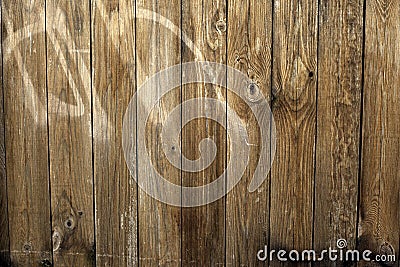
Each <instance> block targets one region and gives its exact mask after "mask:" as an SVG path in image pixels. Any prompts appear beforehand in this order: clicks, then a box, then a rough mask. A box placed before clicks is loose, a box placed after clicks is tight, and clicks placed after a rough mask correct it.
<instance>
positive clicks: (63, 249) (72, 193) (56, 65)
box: [46, 0, 95, 266]
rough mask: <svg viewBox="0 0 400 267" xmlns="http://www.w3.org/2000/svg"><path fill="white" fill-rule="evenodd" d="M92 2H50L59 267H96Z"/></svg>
mask: <svg viewBox="0 0 400 267" xmlns="http://www.w3.org/2000/svg"><path fill="white" fill-rule="evenodd" d="M89 13H90V9H89V1H83V2H82V1H69V0H68V1H67V0H51V1H47V2H46V30H47V57H48V58H47V61H48V66H47V78H48V91H49V125H48V128H49V139H50V142H49V150H50V153H49V155H50V185H51V204H52V229H53V235H52V238H53V251H54V253H53V257H54V265H55V266H93V265H94V261H95V259H94V250H95V244H94V218H93V217H94V216H93V173H92V121H91V117H92V114H91V110H92V109H91V106H92V101H91V75H90V14H89Z"/></svg>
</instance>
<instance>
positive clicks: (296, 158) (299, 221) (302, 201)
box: [270, 0, 318, 266]
mask: <svg viewBox="0 0 400 267" xmlns="http://www.w3.org/2000/svg"><path fill="white" fill-rule="evenodd" d="M317 9H318V3H317V1H316V0H297V1H275V2H274V25H273V32H274V35H273V69H272V72H273V88H272V93H273V95H274V97H275V99H274V100H273V104H272V112H273V115H274V118H275V123H276V129H277V142H276V147H277V151H276V155H275V160H274V164H273V166H272V170H271V189H270V190H271V208H270V224H271V225H270V245H271V249H275V250H279V249H286V250H288V251H290V250H291V249H298V250H302V249H310V248H311V247H312V230H313V229H312V222H313V192H314V191H313V185H314V183H313V180H314V144H315V134H316V133H315V123H316V79H315V72H316V63H317V12H318V10H317ZM276 263H277V259H275V261H274V262H272V265H273V266H274V265H275V264H276Z"/></svg>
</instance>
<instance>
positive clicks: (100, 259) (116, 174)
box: [92, 0, 138, 266]
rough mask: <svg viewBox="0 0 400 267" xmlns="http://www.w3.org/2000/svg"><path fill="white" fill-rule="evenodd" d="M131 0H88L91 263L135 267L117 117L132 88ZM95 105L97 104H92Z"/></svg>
mask: <svg viewBox="0 0 400 267" xmlns="http://www.w3.org/2000/svg"><path fill="white" fill-rule="evenodd" d="M134 16H135V1H132V0H120V1H110V0H106V1H97V0H96V1H92V53H93V61H92V62H93V95H94V96H96V97H97V98H98V99H100V101H99V103H96V105H95V106H94V109H93V120H94V121H93V132H94V133H95V135H94V139H93V140H94V146H93V150H94V152H93V153H94V176H95V198H96V199H95V201H96V204H95V205H96V214H95V217H96V263H97V265H98V266H136V265H137V263H138V255H137V236H136V233H137V209H136V207H137V203H136V200H137V195H136V184H135V183H132V182H130V181H131V179H132V178H131V177H130V174H129V171H128V168H127V165H126V163H125V160H124V156H123V150H122V120H123V116H124V113H125V110H126V108H127V106H128V103H129V101H130V99H131V98H132V96H133V93H134V90H135V19H134ZM97 105H99V106H97Z"/></svg>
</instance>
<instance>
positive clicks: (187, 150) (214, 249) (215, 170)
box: [182, 0, 228, 266]
mask: <svg viewBox="0 0 400 267" xmlns="http://www.w3.org/2000/svg"><path fill="white" fill-rule="evenodd" d="M226 15H227V7H226V3H225V1H220V0H218V1H211V0H206V1H200V0H195V1H191V0H183V1H182V20H183V21H182V31H183V32H185V34H186V35H187V37H188V38H189V39H191V40H192V41H193V45H192V47H190V46H189V45H186V46H185V48H184V49H183V51H182V62H190V61H200V60H202V61H204V60H206V61H214V62H218V63H222V64H226V20H227V16H226ZM219 25H221V26H220V28H218V27H217V26H219ZM188 46H189V47H188ZM195 47H197V48H198V49H199V50H200V51H201V55H197V54H196V53H194V52H193V51H195V50H196V49H195ZM199 57H200V58H199ZM220 75H223V74H220ZM198 97H208V98H214V99H218V100H219V101H226V88H222V87H218V86H215V85H210V84H203V83H197V84H188V85H184V86H182V101H188V100H189V99H192V98H198ZM198 110H199V111H200V110H206V112H207V114H209V116H211V117H216V116H219V115H218V114H219V112H223V111H222V110H220V109H218V108H216V109H210V107H208V106H207V104H206V103H204V104H202V105H199V106H198ZM186 116H189V115H188V114H187V113H185V112H183V113H182V121H185V120H186V118H185V117H186ZM182 126H183V130H182V153H183V156H185V157H186V158H188V159H190V160H195V159H198V158H200V157H201V155H200V153H199V143H200V141H201V140H202V139H204V138H207V137H209V138H212V140H213V141H214V142H215V145H216V147H217V151H218V152H217V155H216V157H215V159H214V161H213V162H212V164H211V165H210V166H209V167H208V168H206V169H205V170H204V171H202V172H198V173H189V172H183V173H182V185H183V186H191V187H195V186H196V187H197V186H202V185H205V184H208V183H210V182H212V181H214V180H216V179H217V178H218V177H219V176H220V175H223V171H224V170H225V168H226V160H227V159H226V157H227V156H226V145H227V142H228V140H227V138H226V130H225V129H224V127H226V125H219V124H218V123H216V122H215V121H212V120H210V119H205V118H200V119H197V120H193V121H191V122H189V123H188V124H186V125H182ZM223 179H226V178H223ZM205 194H207V192H204V194H203V196H204V195H205ZM225 206H226V199H225V198H221V199H219V200H217V201H215V202H213V203H210V204H208V205H206V206H200V207H192V208H183V209H182V264H183V265H184V266H221V265H224V263H225Z"/></svg>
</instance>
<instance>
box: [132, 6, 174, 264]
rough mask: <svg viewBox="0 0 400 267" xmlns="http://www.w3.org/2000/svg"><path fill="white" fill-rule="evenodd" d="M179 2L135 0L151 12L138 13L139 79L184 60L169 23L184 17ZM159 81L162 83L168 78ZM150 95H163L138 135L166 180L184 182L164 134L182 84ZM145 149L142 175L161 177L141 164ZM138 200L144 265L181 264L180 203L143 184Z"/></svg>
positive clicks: (141, 262) (138, 7) (140, 242)
mask: <svg viewBox="0 0 400 267" xmlns="http://www.w3.org/2000/svg"><path fill="white" fill-rule="evenodd" d="M180 4H181V3H180V1H179V0H172V1H168V2H166V1H156V0H155V1H147V0H141V1H137V2H136V8H137V9H136V10H137V12H138V13H140V12H141V15H142V16H140V17H146V14H148V15H147V19H145V18H139V16H138V17H137V19H136V23H137V24H136V55H137V61H136V63H137V76H136V79H137V84H138V85H141V84H143V83H144V82H145V81H146V79H148V78H149V77H151V76H152V75H153V74H155V73H157V72H159V71H160V70H162V69H165V68H167V67H170V66H174V65H176V64H179V63H180V62H181V42H180V34H179V33H178V32H173V31H170V30H169V29H167V28H166V26H165V20H166V19H168V20H169V21H170V22H171V23H173V24H174V25H176V26H177V27H179V25H180V23H181V22H180V21H181V20H180V19H181V13H180V8H179V7H180ZM149 11H150V12H149ZM153 12H154V13H153ZM151 18H153V20H152V19H151ZM157 19H158V22H157ZM161 21H163V22H164V23H161ZM173 78H179V77H171V79H173ZM166 82H167V81H166ZM159 86H163V84H160V85H159ZM146 97H148V98H152V97H158V98H160V99H161V100H160V101H159V102H158V103H157V105H156V107H155V108H154V109H153V111H152V112H151V113H150V114H149V119H148V121H147V123H146V136H139V134H138V136H137V138H138V139H139V138H145V139H146V145H147V149H148V151H149V154H150V156H149V158H150V160H151V161H152V164H153V167H154V168H155V169H156V170H157V172H158V173H159V174H160V175H162V176H163V177H164V178H165V179H166V180H168V181H170V182H172V183H174V184H177V185H180V183H181V174H180V170H179V169H177V168H174V167H173V166H172V165H171V164H170V163H169V162H168V160H167V159H166V157H165V155H164V152H163V147H162V139H161V131H162V129H163V126H164V123H165V121H166V119H167V118H168V114H169V113H170V112H171V110H172V109H173V108H174V107H175V106H176V105H178V104H179V103H180V99H181V94H180V88H175V90H173V91H172V92H170V93H169V94H167V95H166V96H164V97H162V96H161V95H160V94H159V90H158V89H157V88H155V89H154V90H153V91H152V92H146ZM139 104H140V103H139V101H138V107H137V109H138V113H139V112H140V110H139V109H141V108H143V107H142V105H139ZM140 119H145V118H140ZM178 123H179V122H178ZM144 153H147V152H146V151H138V156H137V158H138V177H137V179H139V180H140V179H146V178H147V179H148V178H150V179H157V178H156V177H155V176H154V175H153V174H151V175H149V172H148V171H149V170H147V169H146V168H144V167H142V166H143V165H144V164H143V162H144V161H145V160H146V159H147V157H145V156H144ZM154 190H157V188H154ZM138 204H139V206H138V213H139V216H138V219H139V229H138V235H139V239H138V240H139V265H143V266H179V265H180V263H181V234H180V233H181V209H180V207H173V206H169V205H167V204H164V203H161V202H159V201H157V200H155V199H153V198H152V197H151V196H149V195H148V194H147V193H146V192H144V191H143V190H139V193H138Z"/></svg>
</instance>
